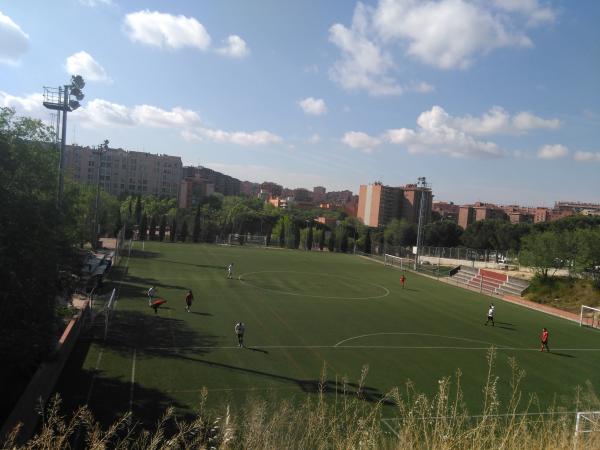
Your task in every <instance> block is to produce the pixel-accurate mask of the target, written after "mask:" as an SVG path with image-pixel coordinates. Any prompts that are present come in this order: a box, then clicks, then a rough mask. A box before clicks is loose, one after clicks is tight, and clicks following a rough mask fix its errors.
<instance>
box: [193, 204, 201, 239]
mask: <svg viewBox="0 0 600 450" xmlns="http://www.w3.org/2000/svg"><path fill="white" fill-rule="evenodd" d="M201 213H202V208H201V206H200V205H198V206H197V207H196V215H195V216H194V229H193V230H192V242H198V241H199V240H200V232H201V229H200V228H201V221H202V214H201Z"/></svg>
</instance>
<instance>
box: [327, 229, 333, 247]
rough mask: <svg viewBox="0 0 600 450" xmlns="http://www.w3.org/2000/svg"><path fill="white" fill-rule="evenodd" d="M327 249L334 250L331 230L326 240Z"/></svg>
mask: <svg viewBox="0 0 600 450" xmlns="http://www.w3.org/2000/svg"><path fill="white" fill-rule="evenodd" d="M327 249H328V250H329V251H330V252H332V251H334V250H335V233H334V232H333V230H331V233H330V234H329V241H328V242H327Z"/></svg>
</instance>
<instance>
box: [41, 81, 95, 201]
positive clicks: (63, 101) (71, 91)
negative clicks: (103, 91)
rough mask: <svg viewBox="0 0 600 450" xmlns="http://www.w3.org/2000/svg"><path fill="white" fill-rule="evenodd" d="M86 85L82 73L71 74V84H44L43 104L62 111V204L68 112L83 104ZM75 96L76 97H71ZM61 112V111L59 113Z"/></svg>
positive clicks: (59, 158)
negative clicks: (54, 85) (81, 102)
mask: <svg viewBox="0 0 600 450" xmlns="http://www.w3.org/2000/svg"><path fill="white" fill-rule="evenodd" d="M84 87H85V81H84V80H83V77H82V76H81V75H73V76H71V84H65V85H64V86H59V87H58V88H49V87H45V86H44V102H43V105H44V106H45V107H46V108H48V109H53V110H55V111H62V113H63V117H62V130H61V139H60V152H59V157H58V196H57V203H58V205H59V206H60V203H61V201H62V195H63V184H64V183H63V166H64V161H63V160H64V154H65V146H66V143H67V142H66V141H67V113H68V112H71V111H75V110H76V109H77V108H79V107H80V106H81V104H80V103H79V102H80V101H81V100H83V98H84V95H83V92H82V91H81V90H82V89H83V88H84ZM71 97H75V99H74V100H73V99H71ZM58 114H60V113H58Z"/></svg>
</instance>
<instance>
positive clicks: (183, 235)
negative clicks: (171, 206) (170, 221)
mask: <svg viewBox="0 0 600 450" xmlns="http://www.w3.org/2000/svg"><path fill="white" fill-rule="evenodd" d="M187 236H188V225H187V220H185V219H184V220H183V224H182V225H181V231H180V232H179V240H180V241H182V242H185V241H186V239H187Z"/></svg>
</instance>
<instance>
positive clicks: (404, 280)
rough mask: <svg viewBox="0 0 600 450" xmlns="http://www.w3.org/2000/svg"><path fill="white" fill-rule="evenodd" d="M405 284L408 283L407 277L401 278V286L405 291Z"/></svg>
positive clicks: (402, 276)
mask: <svg viewBox="0 0 600 450" xmlns="http://www.w3.org/2000/svg"><path fill="white" fill-rule="evenodd" d="M404 283H406V277H405V276H404V275H401V276H400V284H401V285H402V289H404Z"/></svg>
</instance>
